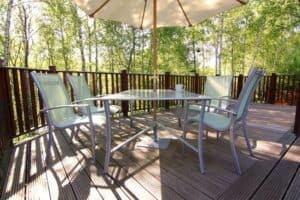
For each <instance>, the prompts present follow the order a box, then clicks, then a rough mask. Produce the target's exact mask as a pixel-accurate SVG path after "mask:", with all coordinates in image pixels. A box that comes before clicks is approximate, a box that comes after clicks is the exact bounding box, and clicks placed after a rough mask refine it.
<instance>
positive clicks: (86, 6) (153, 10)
mask: <svg viewBox="0 0 300 200" xmlns="http://www.w3.org/2000/svg"><path fill="white" fill-rule="evenodd" d="M73 2H74V3H75V4H77V5H78V6H79V7H80V8H81V9H82V10H84V11H85V12H86V13H87V14H88V15H89V16H90V17H94V18H101V19H107V20H113V21H119V22H123V23H127V24H130V25H132V26H134V27H137V28H141V29H144V28H153V63H152V65H153V89H154V91H155V90H156V89H157V79H158V76H157V27H166V26H192V25H195V24H197V23H200V22H201V21H203V20H205V19H207V18H209V17H211V16H214V15H216V14H218V13H221V12H223V11H226V10H230V9H232V8H234V7H237V6H241V5H243V4H246V0H73ZM153 107H154V112H153V118H154V121H156V110H157V105H156V102H155V101H154V105H153Z"/></svg>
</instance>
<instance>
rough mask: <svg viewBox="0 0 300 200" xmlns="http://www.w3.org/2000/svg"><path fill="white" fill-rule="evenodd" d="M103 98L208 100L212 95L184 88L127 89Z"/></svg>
mask: <svg viewBox="0 0 300 200" xmlns="http://www.w3.org/2000/svg"><path fill="white" fill-rule="evenodd" d="M101 99H102V100H129V101H130V100H208V99H210V97H208V96H205V95H199V94H196V93H193V92H189V91H185V90H182V91H180V92H178V91H175V90H163V89H162V90H156V91H154V90H152V89H148V90H126V91H123V92H120V93H116V94H108V95H105V96H103V97H102V98H101Z"/></svg>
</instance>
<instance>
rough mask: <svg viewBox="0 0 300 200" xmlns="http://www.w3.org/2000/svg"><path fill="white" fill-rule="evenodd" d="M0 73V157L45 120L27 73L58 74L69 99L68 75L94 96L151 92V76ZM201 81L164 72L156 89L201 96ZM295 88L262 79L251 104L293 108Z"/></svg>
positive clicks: (292, 81)
mask: <svg viewBox="0 0 300 200" xmlns="http://www.w3.org/2000/svg"><path fill="white" fill-rule="evenodd" d="M0 69H1V70H0V87H1V88H0V106H1V107H0V114H1V124H2V125H1V127H0V128H1V129H0V130H1V135H0V153H1V146H3V145H4V143H5V141H6V140H7V138H10V139H12V138H15V137H18V136H21V135H23V134H26V133H29V132H32V131H34V130H36V129H38V128H40V127H43V126H45V124H46V120H45V116H44V115H43V114H42V113H39V110H40V109H42V108H43V103H42V100H41V98H40V97H39V94H38V91H37V88H36V87H35V86H34V84H33V81H32V80H31V78H30V75H29V73H30V72H32V71H36V72H39V73H58V74H60V75H61V77H62V78H63V80H64V83H65V85H66V87H67V90H68V91H69V93H70V96H71V97H72V98H73V91H72V89H71V87H70V85H69V84H68V82H67V79H66V75H67V74H68V73H69V74H72V75H77V76H79V75H83V76H84V77H85V78H86V80H87V82H88V84H89V86H90V88H91V90H92V93H93V94H94V95H104V94H109V93H116V92H120V91H124V90H128V89H151V88H153V79H152V75H151V74H139V73H128V72H127V71H126V70H123V71H121V72H120V73H110V72H82V71H63V70H56V68H55V66H51V67H50V68H49V70H45V69H26V68H15V67H1V66H0ZM246 79H247V77H246V76H243V75H239V76H234V79H233V84H232V93H231V96H232V98H237V97H238V95H239V93H240V91H241V89H242V87H243V84H244V83H245V80H246ZM205 81H206V77H205V76H200V75H199V74H195V75H173V74H171V73H169V72H166V73H164V74H160V75H159V77H158V88H159V89H174V88H175V85H176V84H183V85H184V86H185V89H186V90H188V91H191V92H196V93H199V94H200V93H203V90H204V84H205ZM297 85H299V81H297V79H296V76H295V75H277V74H272V75H266V76H264V77H263V79H262V81H261V82H260V84H259V86H258V87H257V89H256V91H255V94H254V97H253V101H254V102H259V103H271V104H282V105H296V104H297V100H298V99H299V93H297ZM112 103H118V102H112ZM175 103H176V102H175V101H162V102H159V104H158V105H159V107H160V108H166V109H169V108H170V107H171V106H174V105H175ZM98 104H101V102H98ZM121 105H122V112H123V114H124V116H128V102H122V103H121ZM151 108H152V102H150V101H137V102H135V103H134V110H140V111H144V112H150V111H151ZM2 122H5V123H2ZM3 124H5V125H3ZM8 141H10V140H8Z"/></svg>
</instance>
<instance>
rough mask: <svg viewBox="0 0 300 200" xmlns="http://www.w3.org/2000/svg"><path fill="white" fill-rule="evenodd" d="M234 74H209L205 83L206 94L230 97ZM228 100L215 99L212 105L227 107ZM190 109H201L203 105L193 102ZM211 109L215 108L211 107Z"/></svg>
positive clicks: (215, 96)
mask: <svg viewBox="0 0 300 200" xmlns="http://www.w3.org/2000/svg"><path fill="white" fill-rule="evenodd" d="M232 79H233V77H232V76H208V77H207V78H206V82H205V85H204V95H206V96H209V97H212V98H222V99H223V98H230V94H231V85H232ZM228 104H229V102H228V101H220V100H219V99H213V100H212V101H211V102H210V105H212V106H217V107H222V108H226V107H227V106H228ZM189 109H190V110H195V111H201V105H198V104H191V105H189ZM211 110H215V109H214V108H211Z"/></svg>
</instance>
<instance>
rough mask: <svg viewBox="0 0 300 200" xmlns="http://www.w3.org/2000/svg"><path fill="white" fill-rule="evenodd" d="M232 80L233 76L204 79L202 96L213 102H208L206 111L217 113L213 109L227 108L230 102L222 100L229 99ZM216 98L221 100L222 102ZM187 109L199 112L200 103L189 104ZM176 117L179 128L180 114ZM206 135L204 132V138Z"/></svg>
mask: <svg viewBox="0 0 300 200" xmlns="http://www.w3.org/2000/svg"><path fill="white" fill-rule="evenodd" d="M232 80H233V76H208V77H207V78H206V82H205V85H204V93H203V95H206V96H209V97H211V98H213V100H211V101H210V102H209V105H211V107H210V106H208V108H207V109H209V110H210V111H215V112H217V110H216V109H215V108H214V107H221V108H227V106H228V105H229V104H230V103H231V102H229V101H224V100H223V99H230V94H231V86H232ZM217 98H222V100H220V99H217ZM188 109H189V110H192V111H201V103H200V104H199V103H194V104H189V106H188ZM178 116H179V117H178V124H179V127H180V126H181V118H180V114H178ZM207 135H208V131H206V136H207ZM217 138H219V132H217Z"/></svg>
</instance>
